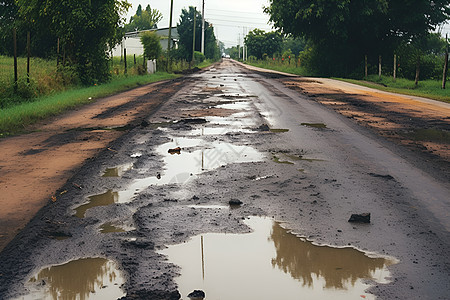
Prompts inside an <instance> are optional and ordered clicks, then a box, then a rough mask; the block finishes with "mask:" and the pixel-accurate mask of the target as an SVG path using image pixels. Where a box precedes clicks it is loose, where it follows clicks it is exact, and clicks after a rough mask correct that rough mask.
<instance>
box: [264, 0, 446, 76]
mask: <svg viewBox="0 0 450 300" xmlns="http://www.w3.org/2000/svg"><path fill="white" fill-rule="evenodd" d="M449 3H450V1H449V0H370V1H369V0H364V1H361V0H345V1H341V0H328V1H315V0H292V1H288V2H286V1H283V0H270V4H269V6H268V7H266V8H265V9H264V11H265V12H266V13H268V14H269V15H270V20H271V21H272V22H273V23H274V26H275V27H276V28H278V29H280V30H282V32H283V33H285V34H290V35H292V36H294V37H299V36H300V37H306V38H307V39H308V41H309V46H310V47H311V49H312V52H311V53H312V56H313V57H312V59H311V62H312V63H313V65H314V67H315V68H318V69H320V71H321V73H325V74H336V75H341V74H345V73H349V72H352V71H353V69H354V68H356V67H357V66H358V65H359V64H360V63H361V60H362V59H363V57H364V55H365V54H367V55H369V56H374V57H378V55H379V54H383V52H387V53H390V54H391V53H392V50H393V49H394V48H395V47H396V46H397V45H398V44H399V42H401V41H408V42H409V41H411V40H414V39H416V38H419V37H420V36H422V35H424V34H426V32H427V31H428V30H430V29H432V28H434V27H435V26H436V25H437V24H440V23H441V22H443V21H445V20H446V19H448V17H449V13H450V8H449ZM389 56H390V55H389ZM358 58H359V59H358Z"/></svg>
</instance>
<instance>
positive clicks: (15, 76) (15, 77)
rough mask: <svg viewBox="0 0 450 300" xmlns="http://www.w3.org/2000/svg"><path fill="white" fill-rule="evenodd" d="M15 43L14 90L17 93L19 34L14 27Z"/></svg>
mask: <svg viewBox="0 0 450 300" xmlns="http://www.w3.org/2000/svg"><path fill="white" fill-rule="evenodd" d="M13 44H14V92H15V93H17V79H18V78H17V36H16V28H14V29H13Z"/></svg>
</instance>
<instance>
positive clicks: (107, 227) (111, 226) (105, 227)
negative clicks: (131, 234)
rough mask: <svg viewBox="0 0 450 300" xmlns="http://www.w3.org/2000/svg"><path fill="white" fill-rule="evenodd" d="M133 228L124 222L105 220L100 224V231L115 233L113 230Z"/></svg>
mask: <svg viewBox="0 0 450 300" xmlns="http://www.w3.org/2000/svg"><path fill="white" fill-rule="evenodd" d="M134 229H135V228H133V227H130V226H126V225H124V224H119V223H114V222H107V223H105V224H102V225H101V226H100V233H115V232H127V231H130V230H134Z"/></svg>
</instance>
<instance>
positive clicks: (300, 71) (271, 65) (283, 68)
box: [245, 61, 312, 76]
mask: <svg viewBox="0 0 450 300" xmlns="http://www.w3.org/2000/svg"><path fill="white" fill-rule="evenodd" d="M245 64H247V65H250V66H254V67H258V68H263V69H269V70H275V71H279V72H284V73H289V74H295V75H299V76H312V75H311V74H308V72H307V71H306V69H305V68H303V67H296V66H295V63H292V64H288V63H278V62H271V61H269V62H267V61H246V62H245Z"/></svg>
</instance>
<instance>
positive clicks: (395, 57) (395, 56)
mask: <svg viewBox="0 0 450 300" xmlns="http://www.w3.org/2000/svg"><path fill="white" fill-rule="evenodd" d="M395 79H397V54H394V81H395Z"/></svg>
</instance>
